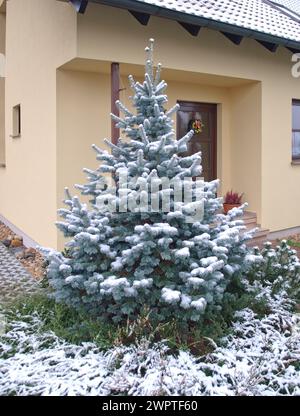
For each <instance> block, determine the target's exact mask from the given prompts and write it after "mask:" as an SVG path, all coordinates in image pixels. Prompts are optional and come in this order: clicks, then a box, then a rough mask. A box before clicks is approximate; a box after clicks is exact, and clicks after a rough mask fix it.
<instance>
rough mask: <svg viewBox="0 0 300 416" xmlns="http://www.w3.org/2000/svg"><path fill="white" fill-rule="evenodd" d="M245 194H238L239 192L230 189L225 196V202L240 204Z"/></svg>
mask: <svg viewBox="0 0 300 416" xmlns="http://www.w3.org/2000/svg"><path fill="white" fill-rule="evenodd" d="M243 195H244V194H240V195H239V194H238V193H237V192H233V191H228V192H227V193H226V195H225V197H224V201H223V203H224V204H230V205H239V204H241V203H242V198H243Z"/></svg>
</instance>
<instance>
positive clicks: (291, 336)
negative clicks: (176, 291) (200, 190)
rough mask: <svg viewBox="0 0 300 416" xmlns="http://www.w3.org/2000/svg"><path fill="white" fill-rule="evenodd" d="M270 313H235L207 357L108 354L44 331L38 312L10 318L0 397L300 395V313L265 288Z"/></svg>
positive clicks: (159, 347) (161, 351)
mask: <svg viewBox="0 0 300 416" xmlns="http://www.w3.org/2000/svg"><path fill="white" fill-rule="evenodd" d="M263 296H265V297H266V298H268V301H269V302H270V304H271V307H272V310H273V312H272V313H271V314H269V315H268V316H266V317H264V318H263V319H258V318H257V317H256V316H255V314H254V313H253V312H252V311H251V310H250V309H245V310H243V311H241V312H238V313H237V314H236V318H237V321H236V322H235V323H234V326H233V333H232V335H230V336H228V337H226V338H224V339H223V340H222V346H219V347H217V348H216V349H215V350H214V352H213V353H211V354H209V355H207V356H205V357H200V358H197V357H194V356H192V355H191V354H190V353H188V352H184V351H180V352H179V353H178V355H176V356H174V355H171V354H169V353H168V348H167V347H166V345H164V344H155V345H153V344H152V345H151V344H150V342H148V341H147V340H142V341H141V342H140V343H139V344H138V345H133V346H130V347H115V348H113V349H111V350H109V351H108V352H106V353H104V352H101V351H99V349H98V348H97V347H96V346H95V345H94V344H91V343H86V344H82V345H80V346H77V345H72V344H69V343H67V342H65V341H63V340H62V339H59V338H58V337H57V336H56V335H55V334H54V333H52V332H47V333H45V332H42V330H41V327H42V322H41V320H40V318H39V317H38V316H37V315H33V316H28V317H25V318H24V317H23V318H22V319H23V320H22V321H18V320H15V321H13V322H10V323H9V328H8V331H7V332H6V334H4V335H2V336H1V337H0V395H8V394H10V395H11V394H15V395H23V396H25V395H44V396H49V395H59V396H63V395H66V396H67V395H68V396H71V395H76V396H77V395H112V394H120V395H121V394H128V395H132V396H137V395H191V396H195V395H208V396H210V395H214V396H220V395H230V396H232V395H250V396H252V395H255V396H260V395H270V396H273V395H300V329H299V317H298V316H297V315H293V314H292V313H291V312H290V311H289V310H288V309H289V304H290V302H289V301H288V298H287V297H285V296H284V295H283V294H280V296H277V297H275V298H274V297H273V295H272V296H271V293H270V290H268V289H264V294H263Z"/></svg>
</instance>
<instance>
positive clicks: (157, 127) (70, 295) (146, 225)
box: [48, 40, 251, 322]
mask: <svg viewBox="0 0 300 416" xmlns="http://www.w3.org/2000/svg"><path fill="white" fill-rule="evenodd" d="M146 53H147V61H146V71H145V72H146V73H145V80H144V82H143V83H142V84H141V83H139V82H136V81H135V80H134V79H133V77H131V76H130V77H129V80H130V84H131V88H132V90H133V97H132V101H133V107H134V110H135V111H131V110H129V109H128V108H126V107H125V106H124V105H123V104H122V103H120V102H117V105H118V107H119V109H120V111H121V113H122V114H123V115H124V117H122V118H120V117H117V116H115V115H113V114H112V118H113V120H114V121H115V122H116V123H117V126H118V127H119V128H120V129H122V131H123V137H124V136H126V139H125V140H124V139H122V138H120V139H119V141H118V144H117V145H114V144H112V143H111V142H110V141H108V140H105V143H106V144H107V145H108V147H109V149H110V152H108V151H104V150H102V149H100V148H99V147H97V146H95V145H94V146H93V147H94V149H95V151H96V153H97V159H98V160H99V161H100V162H101V164H100V166H99V168H98V169H97V170H96V171H91V170H88V169H86V170H85V171H86V173H87V176H88V182H87V183H86V184H85V185H82V186H78V187H79V189H80V190H81V192H82V194H84V195H90V196H91V201H90V202H91V203H90V205H89V206H87V205H86V204H81V203H80V202H79V199H78V198H77V197H71V195H70V194H69V193H68V191H67V196H66V201H65V202H66V204H67V206H68V207H69V208H68V209H63V210H60V211H59V213H60V215H61V216H62V217H63V219H64V221H63V222H59V223H58V224H57V225H58V227H59V229H60V230H61V231H62V232H63V233H64V235H65V236H67V237H69V238H70V240H69V241H68V242H67V243H66V246H67V254H61V253H58V252H55V251H51V253H50V254H49V268H48V279H49V282H50V285H51V286H52V287H53V289H54V295H55V297H56V299H57V301H60V302H65V303H67V304H68V305H71V306H74V307H76V308H84V309H86V310H87V311H89V312H90V313H92V314H95V315H96V316H101V317H103V318H106V319H113V320H114V321H116V322H119V321H122V320H126V319H128V318H129V319H135V318H136V317H137V316H138V315H139V314H140V313H141V311H142V310H143V309H144V308H145V307H147V308H148V309H150V311H151V315H152V318H153V319H155V320H157V321H166V320H168V319H172V318H174V317H176V318H177V319H180V320H181V321H187V322H188V321H199V320H201V319H203V318H204V317H205V315H206V314H207V313H210V312H213V311H215V310H221V308H222V304H223V302H224V299H225V298H226V296H227V288H228V286H229V284H230V283H231V282H232V280H233V279H234V278H235V277H236V276H238V275H240V274H241V273H242V272H243V269H244V268H245V267H246V265H247V261H245V259H249V256H247V254H248V250H247V247H246V244H245V242H246V240H247V239H249V238H251V235H250V234H249V233H248V234H246V233H244V232H243V230H244V228H245V227H244V226H243V222H242V221H240V220H236V219H235V217H236V216H238V215H241V214H242V209H236V208H235V209H234V210H232V211H231V212H230V213H229V215H223V214H221V206H222V201H221V199H220V198H218V197H217V189H218V186H219V181H218V180H215V181H212V182H202V181H199V180H195V178H197V177H200V175H201V172H202V167H201V154H199V153H197V154H194V155H192V156H185V155H184V154H185V152H186V151H187V146H188V142H189V141H190V140H191V138H192V136H193V134H194V132H193V131H190V132H188V133H187V134H186V135H185V136H184V137H182V138H181V139H180V140H177V139H176V137H175V132H174V129H173V121H172V116H173V115H174V114H175V113H176V112H177V111H178V109H179V106H178V105H176V106H174V107H173V108H171V109H170V110H166V109H165V105H166V104H167V102H168V100H167V96H166V95H165V91H166V87H167V84H166V83H165V81H163V80H161V65H160V64H159V65H158V66H157V69H156V71H155V68H154V64H153V40H150V46H149V47H148V48H146ZM107 173H109V174H110V175H111V177H112V181H113V186H111V185H109V184H107V180H106V179H105V174H106V176H107ZM124 178H125V179H124ZM199 185H201V186H199ZM183 196H185V198H184V197H183Z"/></svg>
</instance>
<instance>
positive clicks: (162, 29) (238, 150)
mask: <svg viewBox="0 0 300 416" xmlns="http://www.w3.org/2000/svg"><path fill="white" fill-rule="evenodd" d="M150 37H154V38H155V39H156V57H155V59H156V62H159V61H161V62H162V63H163V65H164V68H166V69H165V72H164V76H165V78H166V80H167V81H168V84H169V89H168V94H169V105H170V106H171V105H173V104H174V103H175V102H176V101H177V100H191V101H199V102H211V103H216V104H218V176H219V177H220V178H221V179H222V190H221V192H225V191H226V190H227V189H229V188H234V189H236V190H237V191H239V192H245V197H246V199H248V200H249V202H250V207H249V208H250V209H251V210H253V211H256V212H257V213H258V215H259V219H260V221H261V223H262V225H263V226H264V227H267V228H270V229H271V230H278V229H283V228H287V227H293V226H298V225H300V210H299V208H298V207H299V204H300V186H298V185H297V184H299V181H300V166H291V100H292V98H298V99H299V98H300V88H299V87H300V80H299V79H293V78H292V76H291V54H290V53H289V52H288V51H287V50H285V49H283V48H279V49H278V51H277V52H276V54H272V53H270V52H268V51H267V50H266V49H264V48H263V47H262V46H260V45H258V44H257V43H256V42H255V41H254V40H251V39H244V40H243V42H242V44H241V45H240V46H235V45H233V44H232V43H231V42H230V41H229V40H228V39H226V38H225V37H224V36H223V35H222V34H220V33H218V32H214V31H211V30H208V29H202V30H201V32H200V34H199V36H198V37H197V38H193V37H192V36H190V35H189V34H188V33H187V32H186V31H184V29H183V28H182V27H180V26H179V25H178V24H177V23H176V22H173V21H169V20H164V19H160V18H155V17H151V19H150V22H149V25H148V26H147V27H145V26H141V25H140V24H139V23H138V22H137V21H136V20H135V19H134V18H133V17H132V16H131V15H130V14H129V13H128V12H127V11H125V10H119V9H114V8H109V7H106V6H100V5H95V4H89V6H88V8H87V12H86V14H85V15H77V14H76V12H75V11H74V9H73V8H72V7H71V6H70V5H69V4H68V3H67V2H61V1H56V0H10V1H9V2H8V3H7V79H6V87H7V88H6V94H7V96H6V137H5V139H6V152H5V153H6V165H7V166H6V168H1V169H0V194H1V198H0V213H1V214H2V215H4V216H5V217H6V218H7V219H8V220H9V221H11V222H12V223H14V224H15V225H16V226H18V227H19V228H20V229H21V230H23V231H24V232H25V233H27V234H28V235H30V237H32V238H33V239H35V240H36V241H38V242H39V243H40V244H44V245H50V246H56V245H57V244H58V243H57V242H58V239H59V238H60V237H58V235H57V232H56V229H55V227H54V226H53V223H54V221H55V219H56V209H57V208H58V207H61V206H62V203H61V199H62V192H63V188H64V186H72V184H73V183H76V182H79V183H82V181H83V180H84V175H83V174H82V173H81V170H82V167H84V166H86V167H90V168H93V167H96V166H97V164H96V162H95V155H94V153H93V152H92V150H91V149H90V145H91V144H92V143H97V144H98V145H101V141H102V140H103V138H104V137H105V136H109V133H110V119H109V115H108V113H109V110H110V80H109V74H108V70H109V65H110V62H112V61H116V62H120V63H121V70H122V86H125V87H126V86H127V87H128V84H127V81H126V76H127V75H128V73H129V72H133V73H135V72H136V73H137V74H138V75H139V76H140V75H141V66H142V65H143V63H144V53H143V50H144V47H145V45H146V44H147V42H148V39H149V38H150ZM75 58H76V59H75ZM74 59H75V61H74ZM70 62H73V63H74V65H73V66H72V65H71V66H69V63H70ZM58 68H60V69H58ZM103 68H106V69H103ZM70 69H76V71H74V70H70ZM131 69H132V71H131ZM0 94H1V91H0ZM128 95H129V91H128V88H127V89H126V90H125V91H123V92H122V93H121V98H122V99H123V100H125V102H127V101H128ZM19 103H21V106H22V137H21V138H20V139H12V138H10V137H9V135H10V134H11V127H12V126H11V122H12V120H11V108H12V106H13V105H16V104H19ZM287 201H289V202H288V205H289V208H288V209H286V204H287ZM290 201H291V202H290ZM59 241H61V240H59Z"/></svg>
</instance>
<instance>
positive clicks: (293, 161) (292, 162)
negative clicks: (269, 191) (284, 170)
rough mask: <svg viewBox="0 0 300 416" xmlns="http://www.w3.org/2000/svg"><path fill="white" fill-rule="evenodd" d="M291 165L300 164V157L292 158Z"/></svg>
mask: <svg viewBox="0 0 300 416" xmlns="http://www.w3.org/2000/svg"><path fill="white" fill-rule="evenodd" d="M291 165H292V166H293V165H300V159H299V160H292V161H291Z"/></svg>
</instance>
